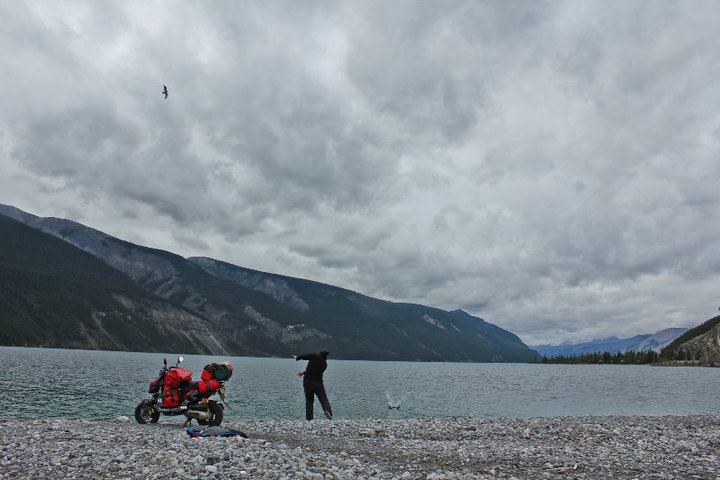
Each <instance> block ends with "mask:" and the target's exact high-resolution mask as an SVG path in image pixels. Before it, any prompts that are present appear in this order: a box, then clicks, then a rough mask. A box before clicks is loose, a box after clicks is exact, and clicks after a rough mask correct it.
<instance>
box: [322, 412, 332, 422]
mask: <svg viewBox="0 0 720 480" xmlns="http://www.w3.org/2000/svg"><path fill="white" fill-rule="evenodd" d="M323 413H324V414H325V418H327V419H328V420H332V413H330V411H329V410H323Z"/></svg>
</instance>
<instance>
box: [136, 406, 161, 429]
mask: <svg viewBox="0 0 720 480" xmlns="http://www.w3.org/2000/svg"><path fill="white" fill-rule="evenodd" d="M159 419H160V412H158V410H157V409H156V408H155V406H154V405H153V403H152V401H150V400H143V401H142V402H140V403H138V406H137V407H135V420H136V421H137V422H138V423H140V424H143V423H148V422H150V423H156V422H157V421H158V420H159Z"/></svg>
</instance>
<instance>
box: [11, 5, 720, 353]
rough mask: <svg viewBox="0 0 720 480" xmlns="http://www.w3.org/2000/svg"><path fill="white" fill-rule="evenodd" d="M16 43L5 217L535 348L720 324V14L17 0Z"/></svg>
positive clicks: (696, 8)
mask: <svg viewBox="0 0 720 480" xmlns="http://www.w3.org/2000/svg"><path fill="white" fill-rule="evenodd" d="M0 19H1V21H0V203H6V204H11V205H15V206H17V207H19V208H21V209H23V210H26V211H29V212H31V213H34V214H36V215H40V216H57V217H64V218H70V219H73V220H76V221H79V222H81V223H84V224H86V225H88V226H92V227H94V228H98V229H100V230H103V231H105V232H107V233H110V234H112V235H114V236H117V237H120V238H123V239H127V240H130V241H132V242H136V243H140V244H143V245H148V246H153V247H157V248H162V249H167V250H171V251H173V252H176V253H179V254H181V255H183V256H208V257H213V258H218V259H221V260H225V261H228V262H231V263H235V264H237V265H241V266H245V267H250V268H255V269H259V270H263V271H268V272H274V273H281V274H285V275H291V276H297V277H303V278H309V279H313V280H318V281H322V282H325V283H330V284H334V285H338V286H342V287H346V288H350V289H353V290H356V291H359V292H361V293H365V294H368V295H371V296H375V297H379V298H383V299H389V300H396V301H408V302H418V303H423V304H426V305H432V306H436V307H440V308H443V309H448V310H452V309H456V308H462V309H464V310H466V311H468V312H470V313H472V314H475V315H478V316H481V317H483V318H484V319H486V320H487V321H490V322H492V323H495V324H497V325H499V326H501V327H503V328H507V329H509V330H511V331H512V332H514V333H516V334H518V335H519V336H520V337H521V338H522V339H523V340H525V341H526V342H528V343H531V344H532V343H539V342H560V341H563V340H568V339H589V338H598V337H603V336H609V335H619V336H630V335H634V334H638V333H650V332H655V331H657V330H660V329H663V328H667V327H671V326H693V325H696V324H699V323H701V322H703V321H705V320H707V319H708V318H711V317H713V316H714V315H716V314H717V309H718V305H720V35H718V31H720V3H718V2H716V1H699V0H698V1H692V2H673V1H661V0H657V1H643V2H631V1H623V2H607V1H568V2H563V1H552V2H541V1H527V2H525V1H505V0H502V1H501V0H498V1H486V2H479V1H475V0H470V1H466V2H465V1H430V0H427V1H418V2H408V1H392V2H388V1H387V0H381V1H367V0H357V1H351V2H338V1H327V2H312V1H302V2H298V1H295V0H292V1H272V2H238V1H234V0H233V1H227V2H221V1H212V2H207V1H198V2H191V1H177V2H152V1H146V0H143V1H138V2H114V3H112V2H96V1H86V2H73V1H63V2H58V1H55V0H52V1H46V2H43V1H33V2H14V1H0ZM163 84H166V85H167V86H168V89H169V91H170V95H169V98H168V99H167V100H165V99H164V98H163V95H162V94H161V90H162V86H163Z"/></svg>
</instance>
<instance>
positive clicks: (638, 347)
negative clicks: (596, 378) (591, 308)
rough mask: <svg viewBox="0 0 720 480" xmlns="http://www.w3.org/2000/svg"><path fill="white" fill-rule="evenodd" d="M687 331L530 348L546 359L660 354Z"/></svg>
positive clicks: (674, 330) (672, 329) (667, 329)
mask: <svg viewBox="0 0 720 480" xmlns="http://www.w3.org/2000/svg"><path fill="white" fill-rule="evenodd" d="M686 331H687V328H666V329H665V330H661V331H659V332H657V333H652V334H644V335H636V336H634V337H629V338H618V337H608V338H601V339H599V340H591V341H589V342H580V343H572V342H563V343H561V344H559V345H535V346H531V347H530V348H532V349H533V350H535V351H536V352H538V353H539V354H540V355H542V356H545V357H556V356H559V355H563V356H572V355H582V354H584V353H596V352H609V353H618V352H626V351H628V350H632V351H635V352H639V351H642V350H655V351H658V352H659V351H660V349H661V348H662V347H664V346H665V345H667V344H668V343H670V342H672V341H673V340H674V339H676V338H677V337H679V336H680V335H682V334H683V333H685V332H686Z"/></svg>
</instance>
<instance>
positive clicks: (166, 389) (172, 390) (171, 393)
mask: <svg viewBox="0 0 720 480" xmlns="http://www.w3.org/2000/svg"><path fill="white" fill-rule="evenodd" d="M191 381H192V372H191V371H190V370H185V369H184V368H173V369H172V370H170V371H169V372H168V373H167V375H165V382H164V383H163V403H162V406H163V408H175V407H178V406H180V401H181V400H182V395H181V392H180V386H181V385H183V384H185V383H188V382H191Z"/></svg>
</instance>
